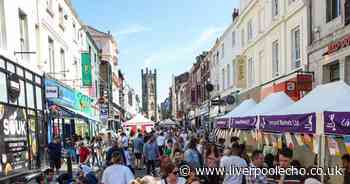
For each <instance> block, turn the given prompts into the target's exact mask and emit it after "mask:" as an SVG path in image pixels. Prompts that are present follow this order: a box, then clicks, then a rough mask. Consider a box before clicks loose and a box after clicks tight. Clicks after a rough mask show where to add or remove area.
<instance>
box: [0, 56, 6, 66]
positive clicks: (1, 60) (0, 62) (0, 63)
mask: <svg viewBox="0 0 350 184" xmlns="http://www.w3.org/2000/svg"><path fill="white" fill-rule="evenodd" d="M0 68H5V60H3V59H2V58H0Z"/></svg>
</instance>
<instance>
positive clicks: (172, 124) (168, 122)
mask: <svg viewBox="0 0 350 184" xmlns="http://www.w3.org/2000/svg"><path fill="white" fill-rule="evenodd" d="M158 125H159V126H161V127H176V126H178V125H179V124H178V123H176V122H175V121H174V120H172V119H165V120H162V121H160V122H159V123H158Z"/></svg>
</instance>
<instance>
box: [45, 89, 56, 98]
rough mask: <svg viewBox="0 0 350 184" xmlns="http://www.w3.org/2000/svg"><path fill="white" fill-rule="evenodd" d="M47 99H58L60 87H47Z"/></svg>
mask: <svg viewBox="0 0 350 184" xmlns="http://www.w3.org/2000/svg"><path fill="white" fill-rule="evenodd" d="M45 95H46V98H58V86H46V88H45Z"/></svg>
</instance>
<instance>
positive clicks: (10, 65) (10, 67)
mask: <svg viewBox="0 0 350 184" xmlns="http://www.w3.org/2000/svg"><path fill="white" fill-rule="evenodd" d="M7 70H8V71H10V72H12V73H15V65H14V64H12V63H10V62H7Z"/></svg>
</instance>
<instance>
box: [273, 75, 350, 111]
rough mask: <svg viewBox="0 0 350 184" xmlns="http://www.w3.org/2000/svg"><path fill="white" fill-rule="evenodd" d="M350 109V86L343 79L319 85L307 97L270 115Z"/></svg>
mask: <svg viewBox="0 0 350 184" xmlns="http://www.w3.org/2000/svg"><path fill="white" fill-rule="evenodd" d="M329 110H331V111H347V112H349V111H350V86H348V85H347V84H346V83H345V82H343V81H337V82H332V83H328V84H324V85H319V86H317V87H316V88H315V89H313V90H312V91H311V92H310V93H308V94H307V95H306V96H305V97H303V98H302V99H300V100H299V101H297V102H295V103H294V104H292V105H290V106H288V107H286V108H283V109H282V110H280V111H276V112H270V113H268V115H288V114H304V113H313V112H316V113H317V112H323V111H329Z"/></svg>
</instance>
